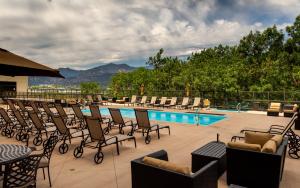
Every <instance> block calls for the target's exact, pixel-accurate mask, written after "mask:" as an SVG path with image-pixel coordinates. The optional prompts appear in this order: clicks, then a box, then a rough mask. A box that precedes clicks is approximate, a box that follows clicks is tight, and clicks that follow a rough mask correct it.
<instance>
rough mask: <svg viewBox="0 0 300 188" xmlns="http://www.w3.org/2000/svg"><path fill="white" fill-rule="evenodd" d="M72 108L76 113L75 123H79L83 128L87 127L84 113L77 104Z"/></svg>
mask: <svg viewBox="0 0 300 188" xmlns="http://www.w3.org/2000/svg"><path fill="white" fill-rule="evenodd" d="M71 107H72V110H73V112H74V114H75V123H79V124H80V127H81V128H85V121H84V115H83V113H82V111H81V109H80V106H79V105H77V104H74V105H71Z"/></svg>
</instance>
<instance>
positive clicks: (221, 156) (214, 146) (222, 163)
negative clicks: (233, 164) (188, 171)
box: [192, 141, 226, 177]
mask: <svg viewBox="0 0 300 188" xmlns="http://www.w3.org/2000/svg"><path fill="white" fill-rule="evenodd" d="M214 160H217V161H218V176H219V177H220V176H221V175H222V174H223V173H224V172H225V170H226V145H225V144H224V143H223V142H218V141H213V142H209V143H208V144H206V145H204V146H202V147H201V148H199V149H197V150H195V151H193V152H192V172H196V171H198V170H199V169H201V168H202V167H203V166H205V165H206V164H207V163H209V162H211V161H214Z"/></svg>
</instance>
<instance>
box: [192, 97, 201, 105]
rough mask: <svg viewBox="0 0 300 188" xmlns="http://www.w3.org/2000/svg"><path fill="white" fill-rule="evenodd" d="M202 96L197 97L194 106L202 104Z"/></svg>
mask: <svg viewBox="0 0 300 188" xmlns="http://www.w3.org/2000/svg"><path fill="white" fill-rule="evenodd" d="M200 102H201V98H200V97H195V99H194V103H193V106H200Z"/></svg>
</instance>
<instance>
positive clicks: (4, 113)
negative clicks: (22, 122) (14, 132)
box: [0, 108, 13, 123]
mask: <svg viewBox="0 0 300 188" xmlns="http://www.w3.org/2000/svg"><path fill="white" fill-rule="evenodd" d="M0 115H1V117H2V118H3V119H4V121H5V122H6V123H13V122H12V120H11V119H10V117H9V115H8V114H7V112H6V111H5V110H4V108H0Z"/></svg>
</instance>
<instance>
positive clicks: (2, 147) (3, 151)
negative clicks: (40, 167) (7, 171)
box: [0, 144, 31, 165]
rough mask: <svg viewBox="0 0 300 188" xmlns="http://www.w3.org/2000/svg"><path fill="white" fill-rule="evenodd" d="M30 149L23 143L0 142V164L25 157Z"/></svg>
mask: <svg viewBox="0 0 300 188" xmlns="http://www.w3.org/2000/svg"><path fill="white" fill-rule="evenodd" d="M30 153H31V149H30V148H28V147H26V146H23V145H15V144H0V165H6V164H8V163H10V162H13V161H14V160H17V159H22V158H25V157H27V156H28V155H29V154H30Z"/></svg>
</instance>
